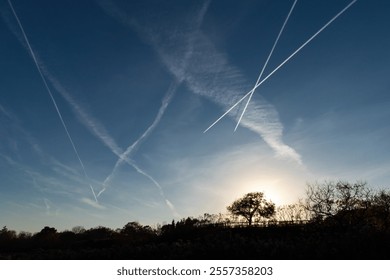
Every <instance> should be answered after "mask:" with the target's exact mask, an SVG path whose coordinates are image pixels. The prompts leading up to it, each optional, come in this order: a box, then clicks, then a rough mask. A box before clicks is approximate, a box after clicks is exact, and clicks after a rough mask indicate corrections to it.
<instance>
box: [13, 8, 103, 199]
mask: <svg viewBox="0 0 390 280" xmlns="http://www.w3.org/2000/svg"><path fill="white" fill-rule="evenodd" d="M8 4H9V6H10V8H11V10H12V13H13V14H14V16H15V19H16V21H17V23H18V26H19V28H20V30H21V32H22V34H23V37H24V40H25V41H26V44H27V47H28V49H29V51H30V54H31V57H32V59H33V61H34V64H35V66H36V68H37V70H38V72H39V75H40V76H41V79H42V82H43V84H44V86H45V88H46V90H47V92H48V93H49V95H50V98H51V101H52V102H53V105H54V107H55V109H56V111H57V114H58V117H59V118H60V120H61V123H62V126H63V127H64V130H65V132H66V135H67V136H68V139H69V142H70V144H71V145H72V147H73V150H74V152H75V154H76V157H77V158H78V160H79V162H80V165H81V168H82V170H83V173H84V176H85V178H86V179H87V182H88V184H89V187H90V188H91V191H92V194H93V197H94V198H95V201H96V202H97V197H96V194H95V191H94V190H93V187H92V185H91V184H90V183H89V182H90V179H89V177H88V175H87V172H86V170H85V166H84V164H83V161H82V160H81V157H80V155H79V153H78V151H77V149H76V146H75V144H74V142H73V139H72V137H71V136H70V133H69V131H68V128H67V126H66V124H65V121H64V119H63V118H62V115H61V112H60V110H59V108H58V106H57V102H56V100H55V99H54V96H53V94H52V92H51V90H50V88H49V86H48V84H47V82H46V79H45V76H44V75H43V73H42V70H41V67H40V66H39V63H38V60H37V58H36V56H35V53H34V51H33V49H32V47H31V45H30V41H29V40H28V38H27V35H26V32H25V31H24V28H23V26H22V23H21V22H20V20H19V17H18V15H17V14H16V11H15V9H14V7H13V5H12V3H11V0H8Z"/></svg>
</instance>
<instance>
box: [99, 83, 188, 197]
mask: <svg viewBox="0 0 390 280" xmlns="http://www.w3.org/2000/svg"><path fill="white" fill-rule="evenodd" d="M180 83H181V82H180V81H174V82H173V83H172V84H171V85H170V87H169V89H168V91H167V93H166V94H165V96H164V98H163V100H162V104H161V107H160V109H159V110H158V113H157V115H156V117H155V119H154V121H153V123H152V124H151V125H150V126H149V127H148V128H147V129H146V130H145V132H144V133H143V134H142V135H141V136H140V137H139V138H138V139H137V140H136V141H135V142H134V143H133V144H131V145H130V146H129V147H128V148H127V149H126V151H125V152H124V153H122V154H120V155H118V157H119V158H118V160H117V162H116V163H115V166H114V168H113V169H112V171H111V173H110V174H109V175H108V176H107V177H106V179H105V180H104V182H103V189H102V190H101V191H100V192H99V193H98V195H97V196H98V197H99V196H100V194H102V193H103V191H104V190H105V187H106V186H107V184H108V182H109V181H110V180H111V178H112V176H113V175H114V173H115V172H116V170H117V169H118V167H119V166H121V165H122V164H123V163H124V162H127V163H129V162H128V161H127V159H128V158H129V157H130V154H131V153H132V152H133V151H135V149H136V148H137V147H138V146H139V145H140V143H141V142H142V141H143V140H145V139H146V138H147V137H148V136H149V134H150V133H151V132H152V131H153V130H154V129H155V127H156V126H157V125H158V123H159V122H160V120H161V118H162V116H163V115H164V113H165V110H166V109H167V107H168V105H169V103H170V101H171V100H172V97H173V96H174V94H175V92H176V89H177V87H178V86H179V85H180ZM131 165H132V164H131ZM132 166H133V167H134V168H135V169H136V170H137V169H138V167H137V168H136V167H135V166H134V165H132ZM137 171H138V170H137ZM139 173H141V174H143V175H144V173H142V172H139ZM149 177H150V176H149ZM149 179H150V178H149ZM152 181H153V182H154V183H155V184H156V182H155V180H154V179H153V180H152ZM156 186H158V187H159V188H160V190H161V187H160V185H159V184H156Z"/></svg>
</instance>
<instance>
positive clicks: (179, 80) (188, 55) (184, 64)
mask: <svg viewBox="0 0 390 280" xmlns="http://www.w3.org/2000/svg"><path fill="white" fill-rule="evenodd" d="M209 4H210V1H206V2H205V3H204V4H203V5H202V7H201V9H200V11H199V14H198V16H197V18H196V24H195V28H194V29H195V32H197V31H198V30H199V28H200V26H201V24H202V22H203V19H204V16H205V14H206V12H207V9H208V6H209ZM110 9H111V10H114V11H115V14H116V15H119V16H120V19H121V21H122V22H123V23H124V24H125V25H129V21H128V20H127V17H126V16H125V15H124V14H123V13H122V12H121V11H119V10H118V9H117V8H116V7H115V6H114V5H110ZM130 27H132V28H135V27H137V28H138V29H139V27H138V24H136V22H135V21H131V24H130ZM137 28H136V29H137ZM193 45H194V42H193V38H192V37H190V38H189V40H188V49H187V51H186V53H185V56H184V59H183V61H182V69H184V72H185V69H186V68H187V64H188V61H189V60H190V59H191V57H192V53H193ZM184 75H185V73H183V76H184ZM183 81H184V77H181V78H176V79H175V80H174V81H173V82H172V83H171V85H170V86H169V88H168V90H167V92H166V94H165V96H164V98H163V100H162V104H161V107H160V109H159V111H158V113H157V115H156V117H155V119H154V121H153V123H152V124H151V125H150V126H149V127H148V128H147V129H146V130H145V132H144V133H143V134H142V135H141V136H140V137H139V138H138V139H137V140H136V141H135V142H134V143H133V144H132V145H130V146H129V147H128V148H127V149H126V151H125V152H124V153H122V154H120V155H118V157H119V159H118V161H117V162H116V164H115V166H114V168H113V169H112V171H111V173H110V174H109V175H108V176H107V177H106V179H105V180H104V182H103V188H102V190H101V191H99V193H98V195H97V196H98V197H99V196H100V195H101V194H102V193H103V192H104V191H105V190H106V186H107V184H108V182H109V181H110V180H111V178H112V177H113V176H114V174H115V172H116V170H117V168H119V167H120V166H121V165H122V164H123V163H124V162H127V163H128V164H130V165H131V166H132V167H134V168H135V169H136V170H137V172H138V173H140V174H142V175H144V176H146V177H147V178H149V179H150V180H151V181H152V182H153V183H154V184H155V185H156V186H157V188H159V190H160V194H161V196H162V197H163V198H164V199H165V201H166V203H167V205H168V207H169V208H171V210H172V207H174V206H173V204H172V203H171V202H169V200H167V199H166V198H165V195H164V192H163V189H162V187H161V186H160V184H159V183H158V182H157V181H156V180H154V179H153V178H152V177H151V176H150V175H149V174H147V173H145V172H144V171H142V170H141V169H139V167H138V166H136V165H135V164H134V162H133V161H131V160H129V157H130V155H131V153H133V152H134V151H135V149H136V148H137V147H138V146H139V145H140V144H141V143H142V141H144V140H145V139H146V138H147V137H148V136H149V135H150V133H151V132H152V131H153V130H154V129H155V127H156V126H157V125H158V124H159V122H160V120H161V118H162V116H163V115H164V113H165V111H166V109H167V107H168V105H169V103H170V102H171V100H172V98H173V96H174V95H175V93H176V90H177V88H178V87H179V86H180V85H181V84H182V82H183ZM167 201H168V202H169V203H168V202H167Z"/></svg>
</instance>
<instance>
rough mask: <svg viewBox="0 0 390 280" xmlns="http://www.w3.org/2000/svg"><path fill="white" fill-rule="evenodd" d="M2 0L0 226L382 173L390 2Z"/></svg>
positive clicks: (282, 192) (97, 218)
mask: <svg viewBox="0 0 390 280" xmlns="http://www.w3.org/2000/svg"><path fill="white" fill-rule="evenodd" d="M0 12H1V13H0V17H1V18H0V37H1V43H0V81H1V82H0V226H1V227H2V226H7V227H8V228H10V229H14V230H18V231H22V230H23V231H29V232H36V231H39V230H40V229H42V228H43V227H44V226H52V227H55V228H57V229H58V230H65V229H71V228H72V227H74V226H84V227H85V228H91V227H96V226H107V227H110V228H114V229H115V228H121V227H122V226H123V225H125V224H126V223H127V222H129V221H138V222H140V223H142V224H145V225H146V224H148V225H157V224H162V223H169V222H171V221H172V219H175V220H178V219H181V218H184V217H188V216H192V217H197V216H199V215H202V214H203V213H215V214H216V213H226V206H228V205H229V204H231V203H232V202H233V201H234V200H235V199H237V198H239V197H241V196H243V195H244V194H245V193H248V192H252V191H260V192H264V194H265V198H266V199H268V200H272V201H273V202H274V203H275V204H276V205H277V206H280V205H284V204H290V203H295V202H297V201H298V200H299V198H303V197H304V195H305V189H306V186H307V184H308V183H314V182H323V181H325V180H346V181H350V182H356V181H365V182H367V184H368V185H369V186H370V187H372V188H374V189H388V188H389V187H390V186H389V181H390V144H389V141H388V138H389V136H390V125H389V123H390V110H388V108H389V107H390V96H389V90H390V79H389V78H388V77H389V72H390V70H389V68H388V65H390V52H389V49H390V37H389V36H388V26H390V17H388V14H389V12H390V3H389V2H388V1H385V0H378V1H367V0H358V1H352V0H337V1H336V0H331V1H329V0H326V1H325V0H315V1H311V0H310V1H309V0H298V1H295V0H288V1H287V0H283V1H282V0H278V1H271V0H256V1H254V0H240V1H222V0H205V1H201V0H199V1H190V0H188V1H179V0H169V1H162V0H153V1H152V0H146V1H144V0H142V1H141V0H139V1H138V0H137V1H136V0H134V1H124V0H95V1H61V0H57V1H49V0H37V1H22V0H12V1H10V0H1V1H0ZM340 12H342V13H340ZM332 19H333V20H332ZM327 23H329V24H327ZM323 27H324V28H323ZM278 35H279V36H278ZM271 50H272V51H271ZM274 69H277V70H276V71H274ZM261 72H262V75H261V77H259V75H260V73H261ZM264 78H266V80H264V81H263V82H262V79H264ZM256 81H257V82H256ZM259 82H260V85H258V87H256V88H255V90H253V89H254V87H255V86H256V85H257V84H258V83H259ZM251 91H252V93H253V94H251ZM247 93H249V95H251V99H250V102H249V103H247V102H248V97H249V96H248V97H246V98H245V99H243V100H242V102H240V103H238V105H237V106H235V107H234V108H233V109H232V110H230V111H229V113H228V114H226V115H225V116H224V117H223V118H221V119H220V120H219V121H218V122H216V123H215V124H214V125H212V124H213V123H214V122H215V121H216V120H217V119H218V118H219V117H220V116H222V115H223V114H224V113H225V112H227V111H228V110H229V109H230V108H231V106H232V105H234V104H235V103H236V102H237V101H238V100H240V99H242V97H243V96H245V95H246V94H247ZM246 104H247V106H246ZM241 116H242V119H241ZM238 122H239V124H238ZM237 124H238V126H237ZM211 125H212V126H211ZM210 126H211V127H210ZM236 126H237V129H236V130H235V128H236ZM208 128H209V129H208ZM207 129H208V130H207ZM205 130H207V131H206V132H205Z"/></svg>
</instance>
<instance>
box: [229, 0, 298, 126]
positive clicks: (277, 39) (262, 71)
mask: <svg viewBox="0 0 390 280" xmlns="http://www.w3.org/2000/svg"><path fill="white" fill-rule="evenodd" d="M297 1H298V0H295V1H294V3H293V5H292V6H291V9H290V11H289V13H288V15H287V17H286V19H285V20H284V23H283V25H282V28H281V29H280V31H279V34H278V36H277V37H276V40H275V42H274V45H273V46H272V49H271V51H270V53H269V55H268V57H267V59H266V61H265V63H264V66H263V68H262V69H261V71H260V75H259V77H258V78H257V81H256V83H255V85H257V84H258V83H259V82H260V80H261V77H262V76H263V73H264V70H265V68H266V67H267V65H268V61H269V60H270V58H271V56H272V54H273V52H274V50H275V47H276V45H277V44H278V42H279V38H280V36H281V35H282V33H283V31H284V28H285V26H286V24H287V22H288V20H289V18H290V16H291V14H292V12H293V10H294V7H295V5H296V4H297ZM254 93H255V88H253V89H252V91H251V94H250V95H249V97H248V101H247V102H246V104H245V107H244V110H242V113H241V116H240V118H239V119H238V122H237V124H236V127H235V128H234V131H236V130H237V128H238V126H239V125H240V122H241V119H242V117H243V116H244V114H245V111H246V109H247V108H248V105H249V102H250V101H251V99H252V96H253V94H254Z"/></svg>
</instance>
